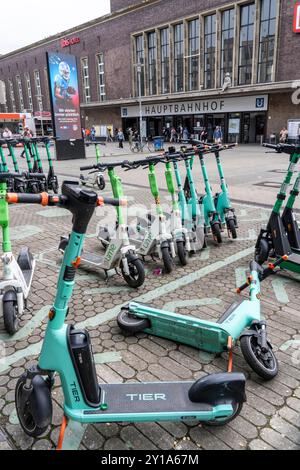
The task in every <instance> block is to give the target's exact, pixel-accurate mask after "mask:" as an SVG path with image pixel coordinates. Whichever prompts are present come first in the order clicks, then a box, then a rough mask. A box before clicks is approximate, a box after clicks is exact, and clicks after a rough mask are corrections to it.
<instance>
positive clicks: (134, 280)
mask: <svg viewBox="0 0 300 470" xmlns="http://www.w3.org/2000/svg"><path fill="white" fill-rule="evenodd" d="M128 269H129V274H127V273H126V272H125V270H124V266H123V263H121V271H122V276H123V278H124V280H125V281H126V282H127V284H128V285H129V287H133V288H134V289H137V288H138V287H141V286H142V285H143V284H144V282H145V269H144V265H143V263H142V261H141V260H140V259H133V260H128Z"/></svg>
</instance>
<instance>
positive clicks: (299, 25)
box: [293, 2, 300, 33]
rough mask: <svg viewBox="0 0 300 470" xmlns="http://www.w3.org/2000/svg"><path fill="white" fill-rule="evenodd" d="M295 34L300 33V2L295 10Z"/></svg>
mask: <svg viewBox="0 0 300 470" xmlns="http://www.w3.org/2000/svg"><path fill="white" fill-rule="evenodd" d="M293 31H294V33H300V2H297V3H296V5H295V10H294V29H293Z"/></svg>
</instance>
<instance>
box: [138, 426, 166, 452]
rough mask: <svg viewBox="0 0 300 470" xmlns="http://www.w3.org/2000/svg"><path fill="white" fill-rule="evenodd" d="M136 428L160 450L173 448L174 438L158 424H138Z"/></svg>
mask: <svg viewBox="0 0 300 470" xmlns="http://www.w3.org/2000/svg"><path fill="white" fill-rule="evenodd" d="M136 428H137V429H138V430H139V431H140V432H141V433H143V434H144V435H145V436H146V437H148V438H149V439H150V440H151V441H152V442H153V443H154V444H155V445H156V446H157V447H158V448H159V449H162V450H169V449H172V448H173V445H174V438H173V436H171V435H170V434H169V433H168V432H167V431H165V430H164V429H162V428H161V426H159V425H158V424H156V423H138V424H136Z"/></svg>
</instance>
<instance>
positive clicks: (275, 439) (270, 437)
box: [260, 428, 300, 450]
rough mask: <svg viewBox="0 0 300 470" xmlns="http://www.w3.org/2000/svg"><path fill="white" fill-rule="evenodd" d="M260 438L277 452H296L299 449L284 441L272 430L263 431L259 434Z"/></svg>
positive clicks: (283, 438) (295, 445)
mask: <svg viewBox="0 0 300 470" xmlns="http://www.w3.org/2000/svg"><path fill="white" fill-rule="evenodd" d="M260 436H261V438H262V439H263V440H264V441H266V442H267V443H268V444H270V445H271V446H273V447H274V448H275V449H277V450H296V449H299V448H300V447H299V445H297V444H295V443H293V442H291V441H290V440H289V439H286V438H285V437H283V436H282V435H281V434H279V433H278V432H276V431H274V430H273V429H269V428H266V429H263V430H262V431H261V433H260Z"/></svg>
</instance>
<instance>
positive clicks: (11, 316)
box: [3, 301, 19, 336]
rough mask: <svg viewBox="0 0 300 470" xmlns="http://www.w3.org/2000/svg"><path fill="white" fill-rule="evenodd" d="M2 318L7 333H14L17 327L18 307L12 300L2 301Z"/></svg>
mask: <svg viewBox="0 0 300 470" xmlns="http://www.w3.org/2000/svg"><path fill="white" fill-rule="evenodd" d="M3 320H4V327H5V330H6V331H7V333H8V334H9V335H11V336H12V335H14V334H15V333H16V332H17V331H18V329H19V319H18V307H17V305H16V303H15V302H14V301H6V302H3Z"/></svg>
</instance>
